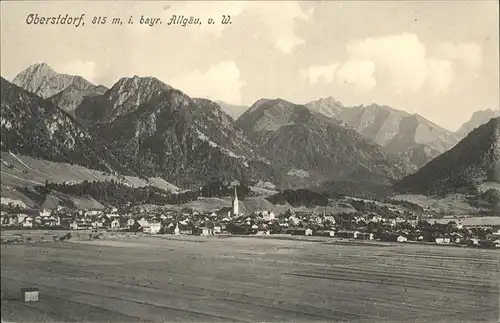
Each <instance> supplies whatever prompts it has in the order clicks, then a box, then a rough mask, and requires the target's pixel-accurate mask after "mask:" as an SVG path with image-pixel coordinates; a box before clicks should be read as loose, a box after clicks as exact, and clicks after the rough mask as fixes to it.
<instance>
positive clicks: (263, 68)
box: [0, 0, 500, 131]
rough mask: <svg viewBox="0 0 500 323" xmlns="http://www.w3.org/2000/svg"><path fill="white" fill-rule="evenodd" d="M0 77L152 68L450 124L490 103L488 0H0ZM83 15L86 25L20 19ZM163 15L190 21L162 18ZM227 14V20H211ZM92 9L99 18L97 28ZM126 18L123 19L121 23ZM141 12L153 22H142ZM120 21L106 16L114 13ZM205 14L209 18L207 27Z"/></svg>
mask: <svg viewBox="0 0 500 323" xmlns="http://www.w3.org/2000/svg"><path fill="white" fill-rule="evenodd" d="M0 6H1V11H0V15H1V16H0V24H1V28H0V32H1V46H0V48H1V50H0V54H1V56H0V67H1V75H2V77H5V78H6V79H9V80H12V79H13V78H14V77H15V75H17V74H18V73H19V72H21V71H22V70H23V69H25V68H27V67H28V66H29V65H31V64H35V63H40V62H45V63H47V64H49V65H50V66H51V67H52V68H53V69H55V70H56V71H57V72H59V73H67V74H79V75H82V76H83V77H85V78H87V79H88V80H90V81H92V82H94V83H96V84H103V85H105V86H108V87H110V86H112V85H113V84H114V83H115V82H116V81H117V80H118V79H119V78H121V77H125V76H128V77H130V76H133V75H138V76H155V77H157V78H158V79H160V80H162V81H163V82H165V83H167V84H169V85H171V86H173V87H175V88H177V89H180V90H182V91H183V92H185V93H186V94H188V95H189V96H193V97H205V98H209V99H212V100H222V101H226V102H228V103H232V104H243V105H251V104H252V103H254V102H255V101H257V100H258V99H260V98H283V99H286V100H288V101H291V102H294V103H301V104H302V103H307V102H309V101H312V100H315V99H318V98H321V97H328V96H331V97H334V98H335V99H337V100H339V101H340V102H342V103H343V104H344V105H347V106H353V105H360V104H364V105H368V104H371V103H377V104H380V105H389V106H391V107H393V108H395V109H399V110H404V111H407V112H410V113H418V114H420V115H422V116H424V117H425V118H427V119H429V120H431V121H433V122H435V123H437V124H439V125H441V126H443V127H444V128H446V129H449V130H451V131H455V130H457V129H458V128H459V127H460V125H461V124H462V123H464V122H465V121H467V120H469V119H470V117H471V115H472V113H473V112H474V111H477V110H485V109H499V87H500V85H499V28H498V26H499V5H498V1H451V0H449V1H442V2H438V1H411V2H405V1H398V2H389V1H366V2H365V1H345V2H343V1H321V2H314V1H308V2H292V1H277V2H273V1H250V2H245V1H237V2H231V1H214V2H208V1H207V2H203V1H189V2H162V1H152V2H139V1H137V2H135V1H109V2H105V1H99V2H98V1H85V2H78V1H34V2H33V1H31V2H30V1H2V2H0ZM35 13H37V14H38V16H39V17H51V16H57V15H58V14H62V15H63V16H64V15H65V14H69V15H70V16H80V15H81V14H85V17H84V19H83V21H85V25H84V26H80V27H75V26H74V25H51V24H48V25H34V24H27V22H26V18H27V16H28V15H30V14H35ZM173 15H177V16H182V15H184V16H185V17H190V16H193V17H197V18H199V19H200V21H201V24H200V25H186V26H185V27H183V26H182V25H173V24H172V25H168V22H169V21H170V19H171V17H172V16H173ZM223 15H226V16H227V15H229V16H230V17H231V18H230V22H231V24H226V25H223V24H221V18H222V16H223ZM94 16H106V17H108V20H107V23H106V24H104V25H98V24H92V20H93V17H94ZM130 16H132V21H133V22H134V23H133V24H128V23H127V22H128V20H129V18H130ZM141 16H143V17H147V18H160V19H161V21H162V24H157V25H155V26H149V25H147V24H142V25H141V24H140V18H141ZM116 17H119V18H121V19H122V21H123V24H122V25H116V24H111V20H112V18H116ZM208 18H212V19H213V20H214V21H215V24H209V23H208Z"/></svg>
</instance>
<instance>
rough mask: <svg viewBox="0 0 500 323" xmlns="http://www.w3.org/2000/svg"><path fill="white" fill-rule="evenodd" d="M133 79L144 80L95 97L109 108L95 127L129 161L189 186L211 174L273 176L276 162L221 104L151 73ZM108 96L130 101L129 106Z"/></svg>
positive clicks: (222, 176)
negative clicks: (263, 157) (132, 88)
mask: <svg viewBox="0 0 500 323" xmlns="http://www.w3.org/2000/svg"><path fill="white" fill-rule="evenodd" d="M134 82H135V84H140V86H139V87H138V88H136V94H133V95H129V93H121V92H122V91H124V89H126V87H124V86H117V85H115V86H113V87H112V88H111V89H110V90H109V91H107V92H106V93H105V94H104V95H102V96H96V97H93V98H92V99H93V101H94V102H101V103H104V106H99V105H96V106H95V107H94V108H95V110H96V111H97V110H103V111H107V112H106V113H104V114H102V115H100V116H98V118H96V119H94V120H95V121H96V123H95V125H94V126H93V129H94V130H95V131H96V132H97V133H98V134H99V135H100V137H101V138H104V139H105V140H106V141H107V142H109V143H110V144H111V145H112V146H113V147H114V149H115V150H117V151H122V152H124V153H126V154H127V155H128V156H130V160H129V161H128V163H127V165H126V166H127V167H130V168H132V169H135V170H136V171H139V170H140V171H141V172H142V173H143V174H145V175H147V176H150V177H153V176H160V177H162V178H164V179H166V180H167V181H169V182H171V183H173V184H175V185H181V186H184V187H197V186H199V185H200V184H204V183H206V182H207V181H208V180H210V179H212V178H217V179H228V180H233V179H235V178H237V179H243V178H246V179H249V180H251V179H258V178H261V177H262V179H273V171H272V169H271V167H270V166H268V165H267V164H266V163H265V162H264V161H260V160H259V157H258V155H257V154H256V153H255V151H254V148H253V146H252V144H251V143H250V141H249V140H248V139H247V138H246V137H245V135H244V133H243V132H242V130H241V129H239V128H238V127H236V126H235V125H234V123H233V121H232V119H231V117H230V116H228V115H227V114H226V113H224V112H223V111H222V109H221V108H220V106H219V105H217V104H216V103H214V102H212V101H209V100H205V99H191V98H190V97H188V96H187V95H185V94H184V93H182V92H181V91H178V90H175V89H172V88H170V87H165V88H163V89H162V88H158V86H157V85H158V84H154V83H155V82H154V81H151V80H148V79H144V80H139V79H138V80H135V81H134ZM144 87H145V88H144ZM127 95H128V97H127ZM109 98H121V99H120V102H122V103H127V102H128V103H129V104H128V106H125V107H124V106H123V105H120V104H116V102H117V101H116V100H110V99H109ZM84 101H85V100H84ZM141 101H144V102H143V103H139V104H138V105H135V104H134V103H137V102H141ZM84 104H85V102H84ZM115 104H116V105H115ZM78 110H80V107H79V108H78V109H77V111H78Z"/></svg>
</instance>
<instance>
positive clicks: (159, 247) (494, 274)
mask: <svg viewBox="0 0 500 323" xmlns="http://www.w3.org/2000/svg"><path fill="white" fill-rule="evenodd" d="M499 257H500V252H498V251H495V250H479V249H469V248H453V247H437V246H426V245H411V244H399V245H398V244H385V245H382V244H380V245H377V244H372V245H362V244H339V243H332V242H331V241H328V240H326V239H323V240H321V239H320V240H318V241H303V240H290V239H263V238H238V237H226V238H216V237H210V238H203V237H173V236H172V237H161V238H156V237H149V238H148V237H135V238H134V237H130V238H128V239H127V240H124V239H122V238H116V237H114V238H111V237H110V238H107V239H106V240H96V241H74V242H47V243H39V244H28V245H2V258H1V261H2V262H1V273H2V275H1V291H2V321H4V322H9V321H17V322H20V321H22V322H28V321H37V322H46V321H59V322H74V321H87V322H98V321H99V322H103V321H108V322H109V321H119V322H125V321H127V322H132V321H134V322H138V321H141V322H144V321H169V322H195V321H205V322H215V321H231V322H236V321H244V322H257V321H258V322H264V321H266V322H269V321H280V322H284V321H286V322H291V321H295V322H297V321H307V322H313V321H340V320H342V321H350V322H359V321H364V322H374V321H386V320H389V321H398V322H400V321H411V322H438V321H439V322H460V321H463V322H477V321H488V322H498V315H499V308H498V303H499ZM32 286H36V287H39V288H40V300H39V302H37V303H23V302H21V301H20V300H19V298H20V294H19V290H20V288H21V287H32Z"/></svg>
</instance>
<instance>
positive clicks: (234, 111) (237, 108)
mask: <svg viewBox="0 0 500 323" xmlns="http://www.w3.org/2000/svg"><path fill="white" fill-rule="evenodd" d="M217 104H218V105H219V106H220V107H221V108H222V110H223V111H224V112H225V113H227V114H228V115H230V116H231V118H233V119H234V120H236V119H238V117H239V116H241V115H242V114H243V113H244V112H245V111H246V110H247V109H248V106H246V105H234V104H229V103H227V102H223V101H217Z"/></svg>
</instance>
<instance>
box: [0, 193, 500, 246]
mask: <svg viewBox="0 0 500 323" xmlns="http://www.w3.org/2000/svg"><path fill="white" fill-rule="evenodd" d="M441 222H442V223H437V222H435V223H434V224H430V223H429V222H427V221H418V220H416V219H415V220H407V219H403V218H398V217H396V218H384V217H382V216H380V215H377V214H365V215H359V214H356V215H353V214H335V215H330V214H315V213H312V212H294V211H293V210H289V211H287V212H285V213H282V214H279V215H276V214H275V213H273V212H272V211H267V210H264V211H255V212H253V213H252V214H250V215H244V214H241V213H240V212H239V205H238V200H237V197H236V194H235V198H234V200H233V205H232V207H229V208H223V209H221V210H219V211H217V212H197V211H192V210H185V211H165V210H157V211H148V210H142V211H141V210H139V211H137V210H136V211H135V212H132V211H131V210H130V211H118V209H116V208H113V209H108V210H104V211H103V210H69V209H64V208H62V207H58V208H57V209H55V210H42V211H40V212H37V213H35V214H26V213H22V212H21V213H17V214H12V213H9V212H6V211H2V214H1V225H2V228H26V229H33V228H45V229H51V228H52V229H66V230H99V229H106V230H116V231H131V232H144V233H148V234H194V235H205V236H208V235H221V234H233V235H270V234H291V235H303V236H313V235H315V236H327V237H336V238H343V239H357V240H375V239H376V240H381V241H393V242H407V241H422V242H432V243H437V244H468V245H472V246H485V247H500V217H499V218H494V219H493V220H491V221H484V220H483V221H482V222H478V223H479V224H477V223H475V222H473V223H472V224H469V223H468V222H467V221H465V220H464V223H462V221H461V220H459V221H446V220H445V221H441ZM476 222H477V221H476ZM495 230H498V231H497V232H495Z"/></svg>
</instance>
